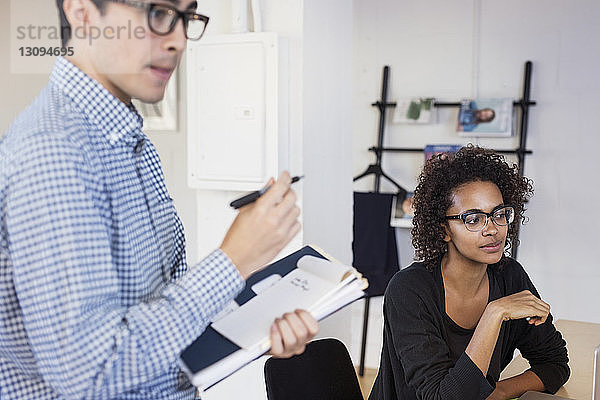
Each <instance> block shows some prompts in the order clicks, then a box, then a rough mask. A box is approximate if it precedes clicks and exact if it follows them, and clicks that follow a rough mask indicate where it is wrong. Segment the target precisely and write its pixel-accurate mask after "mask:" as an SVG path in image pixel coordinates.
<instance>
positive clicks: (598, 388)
mask: <svg viewBox="0 0 600 400" xmlns="http://www.w3.org/2000/svg"><path fill="white" fill-rule="evenodd" d="M592 382H593V383H592V400H600V345H598V346H597V347H596V348H595V349H594V372H593V375H592ZM520 399H521V400H544V399H546V400H550V399H554V400H557V399H558V400H560V399H563V400H570V399H568V398H566V397H560V396H557V395H552V394H547V393H540V392H527V393H525V394H523V396H521V397H520Z"/></svg>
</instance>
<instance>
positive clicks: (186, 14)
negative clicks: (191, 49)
mask: <svg viewBox="0 0 600 400" xmlns="http://www.w3.org/2000/svg"><path fill="white" fill-rule="evenodd" d="M106 1H110V2H111V3H117V4H124V5H126V6H130V7H136V8H140V9H143V10H146V19H147V21H146V22H147V24H148V28H150V31H152V33H154V34H156V35H158V36H167V35H169V34H171V33H172V32H173V30H174V29H175V27H176V26H177V23H178V22H179V20H180V19H181V20H182V21H183V22H184V25H183V32H184V33H185V38H186V39H187V40H193V41H197V40H200V39H201V38H202V36H204V32H206V26H208V21H209V19H210V18H209V17H207V16H206V15H202V14H198V13H195V12H193V11H179V10H178V9H177V8H175V7H173V6H170V5H168V4H162V3H146V2H143V1H136V0H106ZM156 6H160V7H165V8H168V9H170V10H172V11H174V12H175V14H177V17H176V18H175V19H174V20H173V23H172V25H171V27H170V28H169V31H168V32H166V33H161V32H157V31H155V30H154V28H152V24H151V23H150V13H151V12H152V9H153V8H154V7H156ZM190 17H192V18H190ZM191 20H195V21H198V20H199V21H203V22H204V30H203V31H202V34H201V35H200V36H199V37H198V38H196V39H194V38H189V37H188V33H187V29H186V24H185V23H186V21H187V22H190V21H191Z"/></svg>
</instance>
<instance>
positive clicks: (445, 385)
mask: <svg viewBox="0 0 600 400" xmlns="http://www.w3.org/2000/svg"><path fill="white" fill-rule="evenodd" d="M487 273H488V277H489V282H490V296H489V300H488V302H489V301H492V300H495V299H498V298H500V297H504V296H507V295H510V294H513V293H518V292H520V291H522V290H525V289H528V290H530V291H531V292H532V293H533V294H534V295H536V296H538V297H539V294H538V292H537V290H536V289H535V287H534V286H533V283H531V280H530V279H529V276H528V275H527V273H526V272H525V271H524V270H523V267H522V266H521V265H520V264H519V263H518V262H516V261H515V260H513V259H510V258H509V259H508V260H507V263H506V264H505V265H504V266H503V267H502V268H498V267H497V266H488V270H487ZM383 312H384V320H385V323H384V333H383V349H382V352H381V364H380V368H379V374H378V376H377V379H376V380H375V383H374V385H373V389H372V391H371V395H370V396H369V399H371V400H374V399H383V400H390V399H403V400H405V399H407V400H412V399H457V400H458V399H460V400H469V399H485V398H486V397H487V396H488V395H489V394H490V393H491V392H492V391H493V390H494V388H495V385H496V382H497V381H498V380H499V378H500V372H501V371H502V370H503V369H504V368H505V367H506V365H507V364H508V363H509V362H510V361H511V360H512V358H513V353H514V351H515V349H519V351H520V352H521V354H522V355H523V357H525V358H526V359H527V360H528V361H529V363H530V365H531V371H533V372H534V373H535V374H536V375H537V376H538V377H539V378H540V379H541V381H542V382H543V383H544V386H545V387H546V390H547V391H548V392H551V393H554V392H556V391H557V390H558V389H559V388H560V387H561V386H562V385H563V384H564V383H565V382H566V381H567V379H568V378H569V374H570V370H569V366H568V365H567V362H568V357H567V349H566V347H565V341H564V340H563V338H562V336H561V334H560V332H558V331H557V330H556V328H555V327H554V325H553V324H552V316H551V315H550V316H549V317H548V319H547V320H546V322H545V323H544V324H542V325H540V326H537V327H536V326H533V325H530V324H529V323H527V322H526V321H525V320H524V319H520V320H510V321H505V322H503V323H502V327H501V329H500V333H499V335H498V341H497V342H496V347H495V349H494V355H493V356H492V360H491V362H490V367H489V368H488V374H487V376H483V374H482V373H481V371H480V370H479V368H477V366H476V365H475V364H474V363H473V361H472V360H471V359H470V358H469V356H468V355H467V354H466V353H465V349H466V346H467V344H468V342H469V340H470V338H471V337H472V335H473V332H474V329H473V330H467V329H463V328H460V327H459V326H458V325H456V324H455V323H454V322H453V321H452V320H451V319H450V318H449V317H448V315H447V314H446V310H445V296H444V285H443V280H442V274H441V270H440V264H439V263H438V264H437V266H436V267H435V268H434V269H433V270H432V271H429V270H427V269H426V268H425V266H424V264H422V263H418V262H416V263H413V264H412V265H411V266H409V267H407V268H405V269H403V270H401V271H399V272H398V273H396V275H394V277H393V278H392V280H391V281H390V283H389V285H388V288H387V290H386V292H385V297H384V308H383ZM461 331H462V332H461ZM460 335H462V337H463V339H461V338H460ZM457 337H458V339H459V340H458V341H457ZM461 340H463V341H464V343H461V344H460V345H457V342H460V341H461ZM457 347H458V348H457Z"/></svg>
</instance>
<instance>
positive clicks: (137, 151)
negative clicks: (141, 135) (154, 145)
mask: <svg viewBox="0 0 600 400" xmlns="http://www.w3.org/2000/svg"><path fill="white" fill-rule="evenodd" d="M143 148H144V139H140V140H138V142H137V143H136V145H135V148H134V149H133V152H134V153H135V154H140V153H141V152H142V149H143Z"/></svg>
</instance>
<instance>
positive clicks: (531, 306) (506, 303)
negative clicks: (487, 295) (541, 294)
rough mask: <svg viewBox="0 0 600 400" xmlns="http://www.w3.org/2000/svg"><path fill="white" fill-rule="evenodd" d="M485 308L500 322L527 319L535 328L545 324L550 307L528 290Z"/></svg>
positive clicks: (501, 299) (494, 302)
mask: <svg viewBox="0 0 600 400" xmlns="http://www.w3.org/2000/svg"><path fill="white" fill-rule="evenodd" d="M486 308H489V309H490V311H492V312H494V313H496V315H498V316H499V317H500V318H502V321H508V320H511V319H521V318H527V319H528V321H529V323H530V324H533V325H536V326H537V325H541V324H543V323H544V322H546V319H547V318H548V314H549V313H550V305H549V304H548V303H546V302H544V301H542V300H541V299H539V298H537V297H536V296H534V295H533V294H532V293H531V292H530V291H529V290H523V291H522V292H519V293H515V294H511V295H510V296H505V297H502V298H500V299H497V300H494V301H492V302H490V303H489V304H488V305H487V307H486Z"/></svg>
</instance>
